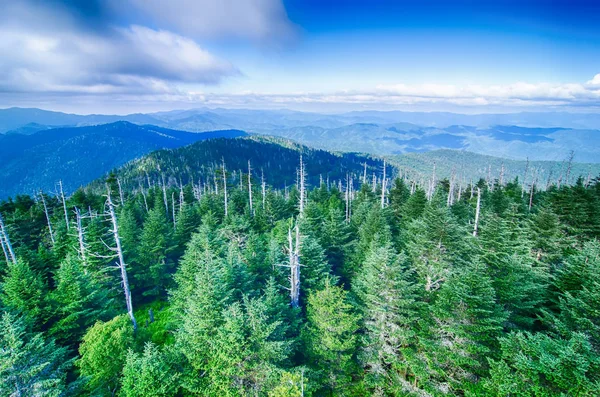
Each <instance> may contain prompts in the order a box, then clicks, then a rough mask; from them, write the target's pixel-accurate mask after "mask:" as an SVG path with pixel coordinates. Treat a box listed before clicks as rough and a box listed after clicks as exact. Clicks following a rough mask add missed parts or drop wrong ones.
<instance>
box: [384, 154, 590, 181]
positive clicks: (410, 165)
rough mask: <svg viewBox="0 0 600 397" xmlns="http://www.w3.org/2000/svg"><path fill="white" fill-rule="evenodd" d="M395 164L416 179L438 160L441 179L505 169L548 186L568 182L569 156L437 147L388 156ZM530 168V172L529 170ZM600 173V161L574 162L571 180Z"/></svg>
mask: <svg viewBox="0 0 600 397" xmlns="http://www.w3.org/2000/svg"><path fill="white" fill-rule="evenodd" d="M386 158H387V159H388V160H389V161H390V163H391V164H393V165H394V166H396V167H397V168H398V169H400V170H403V171H404V172H408V173H409V174H411V175H412V177H413V178H414V179H415V180H420V179H422V178H423V179H424V180H427V179H428V178H430V177H431V175H432V173H433V167H434V164H435V169H436V171H435V173H436V176H437V177H438V178H440V179H442V178H450V177H451V175H452V173H454V174H455V176H456V177H457V178H459V180H460V181H461V182H463V183H469V182H470V181H471V180H473V181H477V180H478V179H479V178H484V179H487V178H488V176H489V177H490V178H491V179H496V180H499V179H500V174H501V173H502V170H503V169H504V176H503V178H504V182H507V181H509V180H513V179H514V178H515V177H518V178H519V179H520V180H521V181H523V180H525V182H526V183H527V184H531V182H532V180H535V181H536V184H538V186H542V187H545V186H546V183H547V182H548V181H549V180H550V181H551V182H556V181H557V180H558V179H559V178H561V182H562V183H566V182H567V180H566V179H567V170H568V168H569V167H568V162H567V160H568V159H566V158H565V159H564V161H529V165H528V162H527V161H523V160H509V159H505V158H500V157H494V156H486V155H481V154H477V153H473V152H467V151H464V150H448V149H444V150H434V151H430V152H424V153H406V154H401V155H393V156H386ZM526 169H527V175H525V170H526ZM598 175H600V164H598V163H595V164H592V163H577V162H573V163H572V164H571V169H570V171H569V181H568V182H569V183H571V184H572V183H574V182H575V181H576V180H577V178H578V177H579V176H581V177H583V179H584V180H585V181H587V180H588V178H591V179H593V178H595V177H597V176H598Z"/></svg>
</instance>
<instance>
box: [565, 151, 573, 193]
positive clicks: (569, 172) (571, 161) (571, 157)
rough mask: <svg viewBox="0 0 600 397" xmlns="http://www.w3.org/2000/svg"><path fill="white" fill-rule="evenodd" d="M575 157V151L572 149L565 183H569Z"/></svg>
mask: <svg viewBox="0 0 600 397" xmlns="http://www.w3.org/2000/svg"><path fill="white" fill-rule="evenodd" d="M573 157H575V151H573V150H571V152H570V153H569V160H568V162H569V163H568V165H567V175H566V177H565V183H566V184H567V185H568V184H569V176H570V175H571V167H572V166H573Z"/></svg>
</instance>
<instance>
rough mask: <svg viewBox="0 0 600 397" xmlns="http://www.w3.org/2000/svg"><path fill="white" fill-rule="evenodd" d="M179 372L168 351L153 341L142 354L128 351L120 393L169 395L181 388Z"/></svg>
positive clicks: (127, 396) (129, 395) (140, 396)
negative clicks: (164, 350)
mask: <svg viewBox="0 0 600 397" xmlns="http://www.w3.org/2000/svg"><path fill="white" fill-rule="evenodd" d="M178 382H179V373H177V372H176V369H175V366H174V365H173V363H172V362H171V360H170V359H169V357H168V356H167V354H166V353H164V352H162V351H161V350H160V349H159V348H158V346H156V345H154V344H153V343H152V342H148V343H146V345H145V346H144V352H143V353H142V354H139V353H136V352H135V351H133V350H131V349H130V350H129V351H128V352H127V358H126V360H125V366H124V367H123V377H122V379H121V383H122V387H121V393H120V395H123V396H125V397H146V396H155V397H169V396H175V395H176V394H177V390H178V389H179V383H178Z"/></svg>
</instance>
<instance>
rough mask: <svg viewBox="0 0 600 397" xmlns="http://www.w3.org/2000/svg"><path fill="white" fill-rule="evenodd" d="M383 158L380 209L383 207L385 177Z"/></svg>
mask: <svg viewBox="0 0 600 397" xmlns="http://www.w3.org/2000/svg"><path fill="white" fill-rule="evenodd" d="M385 165H386V164H385V160H383V180H382V181H381V209H383V208H385V188H386V183H387V179H386V176H385V168H386V167H385Z"/></svg>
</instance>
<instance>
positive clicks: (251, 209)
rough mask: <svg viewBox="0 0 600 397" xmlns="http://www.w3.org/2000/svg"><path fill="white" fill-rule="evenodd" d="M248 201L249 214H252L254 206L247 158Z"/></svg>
mask: <svg viewBox="0 0 600 397" xmlns="http://www.w3.org/2000/svg"><path fill="white" fill-rule="evenodd" d="M240 176H241V174H240ZM248 202H249V203H250V215H252V216H254V207H253V206H252V168H251V167H250V160H248Z"/></svg>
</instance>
